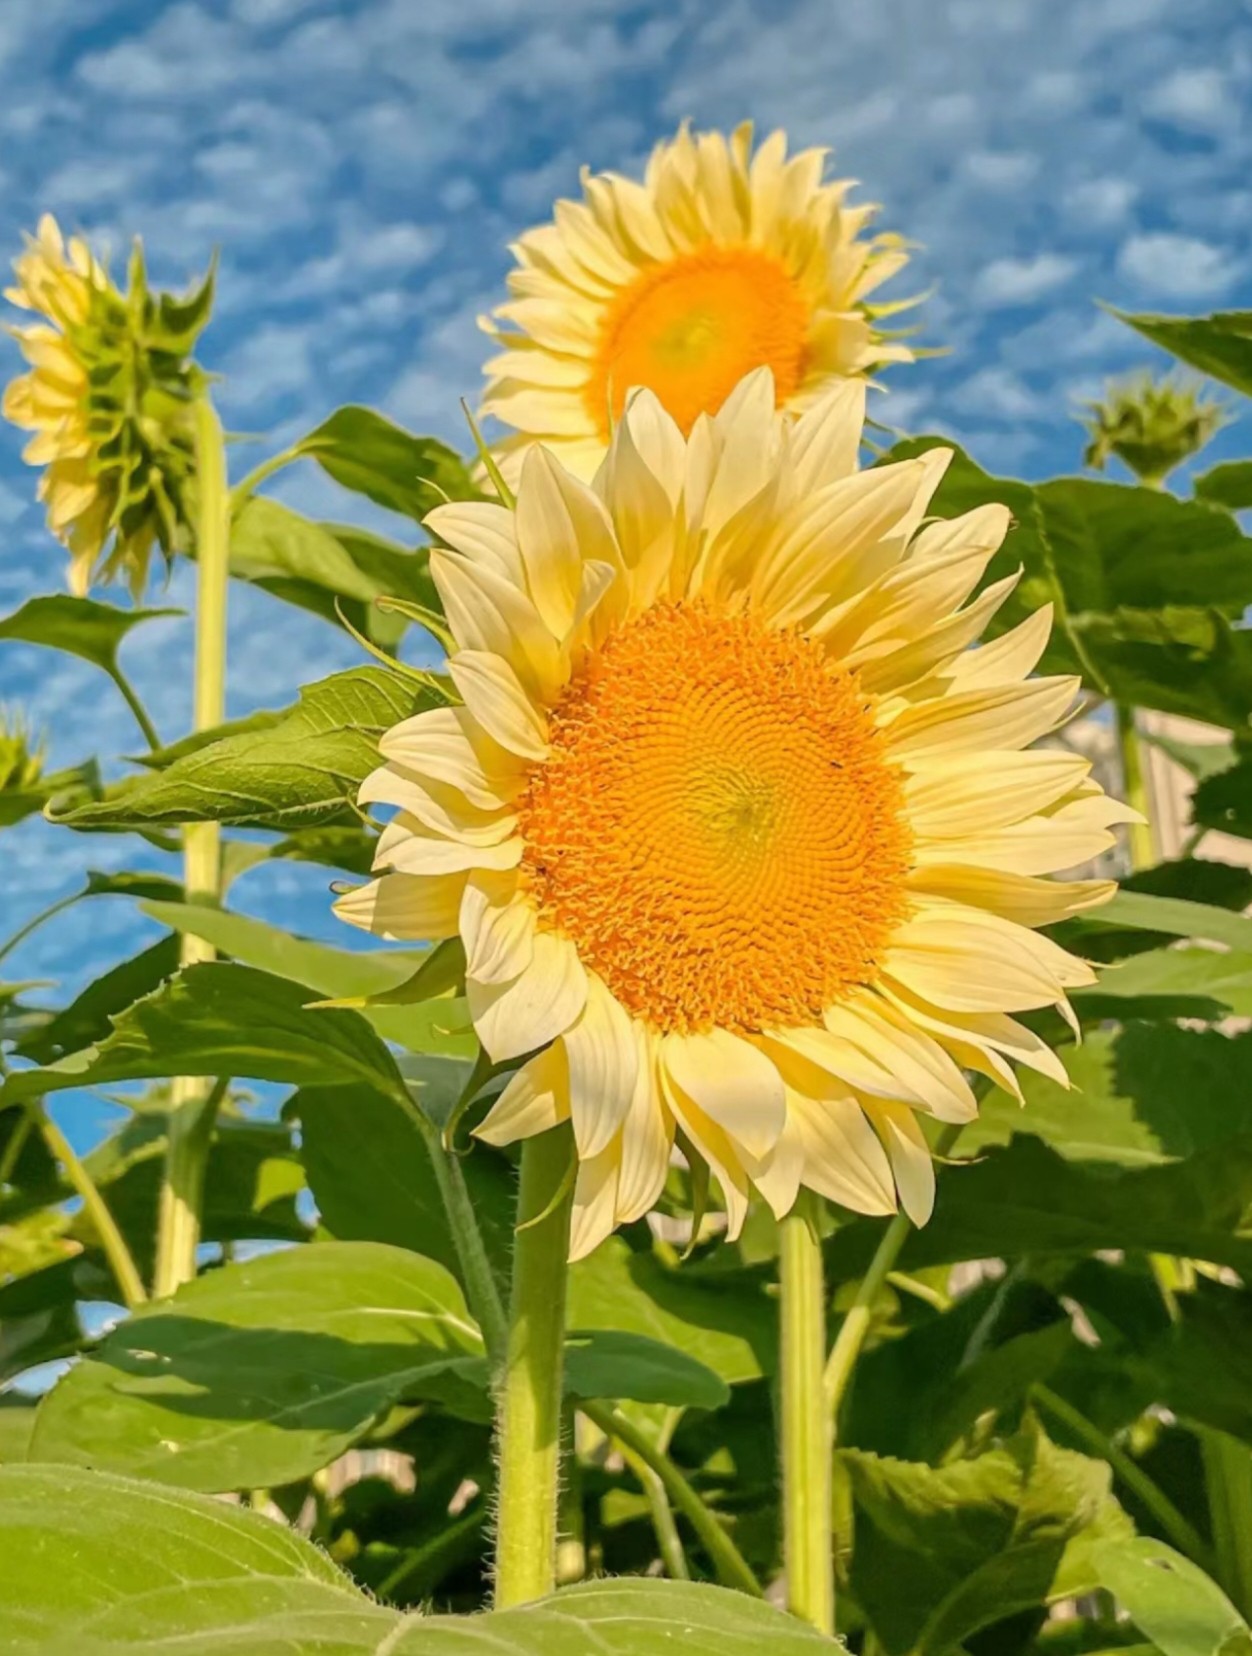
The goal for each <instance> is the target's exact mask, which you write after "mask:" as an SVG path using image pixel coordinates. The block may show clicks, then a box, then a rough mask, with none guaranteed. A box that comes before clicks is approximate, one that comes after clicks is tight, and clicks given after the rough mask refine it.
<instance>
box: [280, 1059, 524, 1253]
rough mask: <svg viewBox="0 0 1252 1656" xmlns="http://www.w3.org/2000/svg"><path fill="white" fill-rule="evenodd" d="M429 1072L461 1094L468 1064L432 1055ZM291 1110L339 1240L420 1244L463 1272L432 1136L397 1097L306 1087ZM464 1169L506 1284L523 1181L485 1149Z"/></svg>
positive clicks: (314, 1187) (322, 1207)
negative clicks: (437, 1172)
mask: <svg viewBox="0 0 1252 1656" xmlns="http://www.w3.org/2000/svg"><path fill="white" fill-rule="evenodd" d="M425 1069H426V1084H427V1086H439V1085H440V1084H441V1081H443V1082H446V1087H447V1090H448V1091H449V1092H451V1093H453V1096H454V1097H455V1096H456V1095H458V1094H459V1093H460V1091H461V1089H462V1088H463V1087H464V1085H465V1080H466V1070H465V1066H463V1065H462V1064H459V1063H457V1062H455V1061H453V1060H451V1059H446V1058H431V1059H429V1060H427V1062H426V1066H425ZM453 1089H455V1091H453ZM418 1098H419V1101H420V1100H421V1099H422V1088H421V1087H420V1086H419V1089H418ZM284 1113H285V1114H287V1115H289V1116H292V1117H294V1118H295V1119H296V1120H297V1121H298V1122H299V1123H300V1154H301V1157H302V1158H303V1161H304V1168H305V1173H306V1175H307V1177H308V1181H309V1188H310V1190H311V1191H312V1192H313V1197H314V1200H315V1201H316V1202H317V1206H318V1211H319V1213H320V1214H321V1218H322V1223H323V1224H324V1225H325V1226H326V1228H327V1230H329V1231H330V1233H331V1234H332V1235H333V1236H337V1237H340V1238H342V1239H343V1240H345V1241H347V1240H360V1241H370V1242H390V1243H393V1244H394V1245H395V1246H396V1247H399V1248H413V1249H414V1250H416V1252H418V1253H423V1254H428V1255H429V1256H430V1257H431V1258H432V1259H437V1260H439V1261H440V1263H441V1264H444V1265H446V1266H447V1267H448V1269H449V1270H451V1271H454V1272H459V1262H458V1260H457V1253H456V1247H455V1245H454V1243H453V1240H452V1232H451V1230H450V1229H449V1227H448V1219H447V1214H446V1212H445V1210H444V1205H443V1200H442V1198H441V1196H440V1194H439V1187H438V1186H437V1184H436V1183H435V1173H434V1168H433V1167H432V1165H431V1153H430V1150H429V1148H428V1147H427V1143H426V1139H425V1136H424V1135H423V1133H422V1131H421V1129H420V1128H419V1126H418V1125H417V1123H416V1122H415V1121H414V1119H413V1117H412V1116H411V1115H410V1114H409V1113H408V1112H407V1111H404V1110H401V1109H400V1108H399V1107H398V1105H397V1104H396V1102H395V1100H394V1099H392V1098H390V1097H385V1096H383V1095H382V1094H381V1093H377V1092H375V1091H373V1090H372V1089H369V1088H365V1087H305V1088H302V1089H301V1090H300V1091H299V1092H298V1093H296V1094H295V1096H294V1097H293V1098H292V1099H291V1100H290V1102H289V1103H288V1105H287V1107H286V1110H285V1112H284ZM427 1113H428V1114H432V1115H433V1111H429V1110H428V1112H427ZM461 1170H462V1172H463V1174H464V1176H465V1181H466V1183H467V1185H468V1186H469V1190H470V1195H471V1197H472V1199H473V1202H474V1209H475V1212H476V1213H477V1215H478V1223H479V1227H480V1229H481V1230H482V1232H483V1238H484V1241H485V1242H486V1244H487V1249H488V1252H489V1254H490V1255H491V1258H492V1261H493V1263H494V1264H495V1266H496V1267H497V1271H498V1273H499V1275H500V1278H501V1281H502V1282H503V1280H504V1278H505V1275H506V1273H507V1269H508V1261H509V1259H510V1257H511V1253H512V1243H513V1220H512V1215H513V1206H514V1196H515V1190H514V1186H515V1183H516V1180H515V1176H514V1174H513V1171H512V1169H511V1167H510V1166H509V1164H508V1162H507V1161H505V1159H504V1158H503V1157H502V1156H501V1155H499V1154H498V1153H497V1152H495V1151H493V1150H491V1149H489V1148H488V1147H486V1146H485V1145H484V1146H477V1147H476V1148H475V1149H474V1150H473V1151H472V1152H471V1153H470V1154H469V1155H468V1156H466V1157H464V1158H463V1159H462V1161H461Z"/></svg>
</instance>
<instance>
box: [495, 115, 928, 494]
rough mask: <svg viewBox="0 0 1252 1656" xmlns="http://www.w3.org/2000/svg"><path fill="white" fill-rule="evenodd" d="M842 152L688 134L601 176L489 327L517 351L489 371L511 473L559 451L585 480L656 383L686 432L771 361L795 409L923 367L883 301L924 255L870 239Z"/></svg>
mask: <svg viewBox="0 0 1252 1656" xmlns="http://www.w3.org/2000/svg"><path fill="white" fill-rule="evenodd" d="M825 162H826V152H825V151H824V150H819V149H810V150H802V151H800V152H799V153H798V154H796V155H793V156H791V157H788V155H787V140H786V137H785V135H784V134H783V133H781V132H775V133H774V134H773V135H772V136H771V137H769V138H767V139H766V140H765V142H764V143H763V144H761V146H760V147H759V148H758V149H757V150H756V151H755V153H754V152H753V148H752V127H751V125H750V124H748V125H744V126H741V127H739V128H738V129H737V130H736V131H735V132H734V133H733V134H732V135H731V136H730V137H729V138H727V137H726V136H725V135H724V134H722V133H720V132H702V133H696V134H693V133H691V132H689V131H688V130H687V129H686V128H685V127H684V128H683V129H682V130H680V132H679V133H678V136H677V137H676V138H675V139H674V140H673V141H672V142H670V143H663V144H659V145H658V146H657V148H656V149H655V150H654V151H653V153H652V157H651V160H650V161H649V163H648V168H647V171H646V173H645V175H644V180H643V183H642V184H639V183H636V182H635V181H634V180H632V179H629V178H622V177H620V176H618V175H617V174H614V173H603V174H600V175H598V176H594V177H593V176H591V175H590V174H587V173H584V175H583V199H582V201H559V202H558V203H557V205H556V213H555V219H554V222H553V223H551V224H545V225H542V226H541V227H540V228H538V229H535V230H530V231H528V232H527V233H526V234H525V235H524V236H523V237H522V238H521V240H520V241H518V242H517V243H516V245H515V246H514V248H513V252H514V254H515V256H516V259H517V267H516V268H515V269H514V270H513V271H512V272H511V274H510V276H509V289H510V292H511V293H512V295H513V297H512V298H511V299H510V301H509V303H508V304H505V305H502V306H500V307H499V309H498V310H497V311H496V312H495V313H494V317H484V318H483V321H482V326H483V327H484V328H485V329H486V331H487V332H488V333H490V334H491V335H493V337H494V338H495V339H496V340H497V341H498V342H499V344H500V345H502V346H503V347H504V349H503V352H502V354H501V355H499V356H497V357H494V358H493V359H492V360H491V361H490V362H488V364H487V366H486V369H485V370H484V371H485V373H486V375H487V378H488V385H487V391H486V394H485V396H484V398H483V403H482V412H483V413H484V414H491V415H494V416H495V417H496V418H497V419H499V420H501V421H503V423H504V424H505V425H508V426H512V427H514V428H515V431H516V436H514V437H511V438H509V439H506V441H505V442H504V443H503V444H502V445H501V450H500V454H501V461H502V465H503V467H504V470H505V474H506V476H508V477H509V478H510V479H511V480H512V479H513V478H515V477H516V475H517V468H518V466H519V464H520V454H521V453H522V452H523V451H524V450H525V448H526V447H527V446H528V445H529V444H530V443H533V442H542V443H545V444H547V445H548V447H550V448H551V449H552V450H553V451H554V452H555V453H556V454H557V455H558V456H559V457H560V459H561V461H562V463H563V464H564V465H565V466H566V467H567V468H568V469H569V470H570V471H572V472H573V473H574V474H575V475H576V476H578V477H581V478H589V477H590V476H591V475H592V473H593V472H594V471H595V469H596V467H597V466H598V465H599V464H600V461H601V460H602V459H603V457H604V451H605V448H606V446H607V444H608V441H609V436H610V431H611V428H612V425H613V423H614V421H615V420H616V419H617V418H618V417H619V415H620V414H621V411H622V408H623V405H624V403H625V400H626V394H627V392H628V391H629V390H631V389H633V388H634V387H636V386H645V387H646V388H647V389H648V390H650V391H654V392H655V393H656V395H657V397H658V398H659V399H660V401H661V403H662V405H663V406H664V407H665V408H667V409H668V410H669V411H670V413H671V415H672V416H673V418H674V419H675V420H676V421H677V423H678V425H679V427H680V428H681V430H682V431H683V433H684V434H686V433H687V432H689V431H690V430H691V428H692V426H693V425H694V423H695V421H696V419H697V417H698V416H699V415H701V414H715V413H716V412H717V411H718V409H719V408H721V406H722V404H723V403H724V402H725V401H726V398H727V397H728V396H729V395H730V393H731V392H732V391H733V390H734V388H735V386H736V385H737V384H738V383H739V381H740V380H741V379H742V378H743V377H744V376H745V375H746V374H748V373H750V372H751V371H752V370H753V369H755V368H761V367H766V368H769V369H770V370H771V372H772V374H773V376H774V390H775V394H776V396H777V399H778V405H779V407H780V408H788V409H791V410H793V411H800V410H803V409H805V408H807V407H809V406H810V405H811V404H812V403H813V401H814V400H815V399H816V398H817V397H819V396H820V395H821V393H822V390H823V389H824V387H825V386H826V385H828V384H829V382H830V381H831V379H833V378H844V377H848V376H851V375H863V374H865V373H867V372H868V371H869V370H871V369H872V368H874V367H875V366H876V365H877V364H880V363H883V362H889V361H892V360H901V359H905V360H907V359H908V358H909V357H910V356H911V354H912V353H911V352H910V351H909V350H908V349H907V348H906V347H905V346H904V345H902V344H901V343H900V342H899V339H898V338H894V339H893V338H890V337H886V336H884V334H883V333H882V331H881V330H880V329H879V327H878V326H877V323H878V321H879V320H880V318H881V317H883V316H886V315H888V314H890V313H891V312H892V311H895V310H899V309H901V308H903V305H902V303H896V304H891V305H881V306H875V305H873V304H871V303H870V302H869V299H868V296H869V295H870V294H871V293H872V292H873V291H874V289H875V288H877V287H878V286H879V285H880V284H881V283H882V282H884V281H886V280H887V278H888V277H889V276H893V275H894V274H895V273H896V271H898V270H899V269H900V268H901V266H902V265H904V264H905V263H906V261H907V254H906V252H905V250H904V244H903V243H902V241H901V240H900V238H899V237H898V236H890V235H879V236H875V237H872V238H868V239H867V238H864V237H862V235H861V232H862V231H863V230H864V228H865V226H866V224H867V223H868V222H869V220H870V219H871V218H872V217H873V216H874V213H875V212H876V210H877V209H876V208H874V207H873V206H857V207H852V206H849V205H848V204H847V201H846V197H847V194H848V191H849V189H850V188H851V183H850V181H847V180H837V181H828V182H823V172H824V169H825Z"/></svg>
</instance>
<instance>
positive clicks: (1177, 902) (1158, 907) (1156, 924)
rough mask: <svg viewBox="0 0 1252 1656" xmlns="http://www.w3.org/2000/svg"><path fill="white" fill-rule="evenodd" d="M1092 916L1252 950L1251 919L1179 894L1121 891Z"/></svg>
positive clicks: (1098, 920) (1101, 921)
mask: <svg viewBox="0 0 1252 1656" xmlns="http://www.w3.org/2000/svg"><path fill="white" fill-rule="evenodd" d="M1091 918H1092V920H1093V921H1094V922H1095V923H1096V924H1102V925H1110V926H1129V927H1130V928H1131V929H1132V930H1135V931H1151V932H1168V933H1169V934H1170V935H1171V936H1172V937H1197V938H1205V939H1206V940H1207V941H1208V942H1210V943H1224V944H1226V946H1227V947H1228V948H1230V949H1237V950H1241V951H1242V952H1243V953H1245V954H1247V953H1252V920H1249V919H1246V918H1245V917H1244V916H1243V915H1241V914H1231V913H1230V911H1229V910H1228V909H1223V908H1214V907H1213V906H1211V905H1210V904H1207V903H1190V902H1185V901H1183V900H1182V899H1180V898H1176V897H1153V896H1150V895H1148V893H1146V892H1142V891H1119V892H1118V893H1117V895H1116V896H1115V897H1114V898H1113V900H1112V902H1110V903H1106V904H1105V906H1104V907H1103V908H1102V909H1101V910H1100V911H1099V913H1098V914H1097V915H1093V916H1092V917H1091Z"/></svg>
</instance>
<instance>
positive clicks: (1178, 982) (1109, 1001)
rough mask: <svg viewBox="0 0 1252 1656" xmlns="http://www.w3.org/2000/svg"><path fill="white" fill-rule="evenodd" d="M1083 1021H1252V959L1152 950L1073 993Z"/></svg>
mask: <svg viewBox="0 0 1252 1656" xmlns="http://www.w3.org/2000/svg"><path fill="white" fill-rule="evenodd" d="M1074 1006H1075V1008H1076V1009H1077V1011H1078V1012H1079V1014H1080V1015H1081V1016H1082V1018H1083V1019H1084V1021H1086V1022H1091V1021H1093V1020H1099V1019H1102V1018H1123V1019H1124V1018H1136V1017H1143V1018H1154V1017H1159V1018H1207V1019H1210V1020H1212V1019H1217V1018H1222V1017H1225V1016H1227V1015H1229V1014H1232V1013H1233V1014H1235V1015H1237V1016H1239V1017H1252V954H1236V953H1234V952H1233V951H1230V952H1226V951H1220V952H1219V951H1218V950H1216V949H1205V948H1194V949H1179V948H1168V949H1153V950H1151V951H1149V952H1148V953H1147V954H1141V955H1136V956H1135V957H1134V958H1133V959H1132V960H1124V961H1119V962H1118V963H1117V964H1116V965H1114V966H1107V967H1105V968H1104V970H1103V971H1102V972H1101V973H1100V982H1099V984H1098V986H1097V987H1095V988H1093V989H1078V990H1075V991H1074Z"/></svg>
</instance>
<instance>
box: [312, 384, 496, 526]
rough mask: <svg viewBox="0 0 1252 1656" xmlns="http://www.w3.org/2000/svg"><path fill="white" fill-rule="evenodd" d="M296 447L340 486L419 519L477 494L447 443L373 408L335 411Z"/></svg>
mask: <svg viewBox="0 0 1252 1656" xmlns="http://www.w3.org/2000/svg"><path fill="white" fill-rule="evenodd" d="M295 446H296V450H297V452H298V453H300V454H306V455H308V456H309V457H310V458H311V459H313V460H316V461H317V463H318V465H319V466H320V467H321V468H322V470H323V471H324V472H326V473H328V475H329V476H331V477H333V478H334V480H335V482H336V483H339V484H342V486H343V487H344V488H345V489H351V490H352V491H353V492H354V493H355V494H363V495H366V496H368V498H369V499H370V500H372V501H374V503H375V504H376V505H378V506H385V507H387V508H388V509H389V510H390V511H393V512H399V513H401V514H402V515H403V516H405V517H411V518H416V519H417V520H418V521H419V522H420V521H421V519H422V518H424V517H425V516H426V514H427V512H429V511H432V510H433V509H434V508H435V507H436V506H438V505H440V504H441V503H442V502H443V501H444V500H447V499H451V500H468V499H470V498H472V497H473V496H474V495H475V494H476V493H477V491H476V489H475V488H474V485H473V483H472V481H471V479H470V476H469V472H468V470H467V469H466V466H465V463H464V461H463V460H461V458H460V456H459V455H457V454H456V453H455V452H454V451H453V450H452V449H450V448H449V447H448V445H447V444H446V443H441V442H440V441H439V440H438V438H436V437H414V436H413V435H412V434H411V433H410V432H407V431H405V430H403V428H402V427H400V426H398V425H395V424H393V422H392V421H391V420H388V419H385V418H384V416H383V415H381V414H377V413H375V411H374V410H373V409H372V408H359V407H355V406H352V405H349V406H348V407H345V408H340V409H337V410H336V411H335V413H333V414H332V415H331V416H330V418H329V419H328V420H323V422H322V424H321V425H320V426H318V427H317V428H316V430H314V431H310V432H309V434H308V436H307V437H302V438H301V439H300V441H299V443H297V444H296V445H295Z"/></svg>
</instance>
